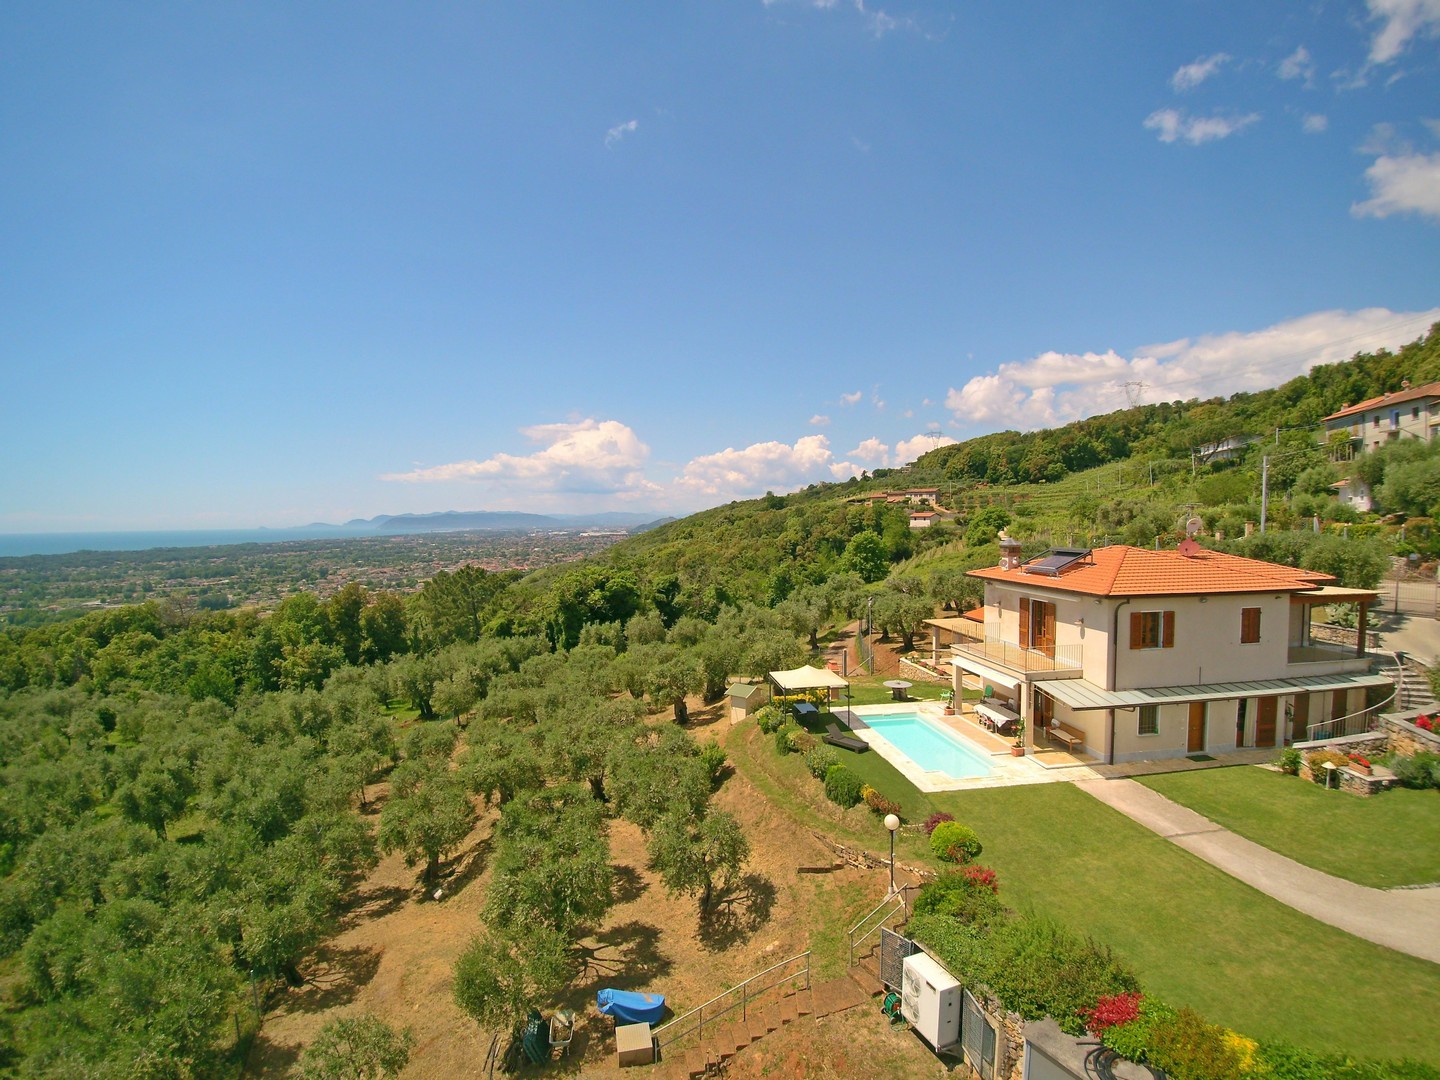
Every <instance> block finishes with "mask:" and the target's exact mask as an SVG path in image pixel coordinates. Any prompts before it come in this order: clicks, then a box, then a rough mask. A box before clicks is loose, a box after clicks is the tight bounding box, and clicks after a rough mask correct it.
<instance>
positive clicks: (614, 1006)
mask: <svg viewBox="0 0 1440 1080" xmlns="http://www.w3.org/2000/svg"><path fill="white" fill-rule="evenodd" d="M595 1003H596V1004H597V1005H599V1006H600V1011H601V1012H602V1013H604V1014H605V1015H606V1016H613V1017H615V1019H616V1020H618V1021H619V1022H621V1023H622V1024H653V1023H655V1022H656V1021H657V1020H659V1019H660V1015H661V1014H662V1013H663V1012H664V1011H665V995H664V994H635V993H632V992H630V991H629V990H601V991H600V992H599V993H598V994H596V995H595Z"/></svg>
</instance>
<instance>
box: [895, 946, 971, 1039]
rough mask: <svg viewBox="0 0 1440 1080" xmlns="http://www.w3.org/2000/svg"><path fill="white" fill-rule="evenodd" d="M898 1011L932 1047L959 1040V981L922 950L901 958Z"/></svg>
mask: <svg viewBox="0 0 1440 1080" xmlns="http://www.w3.org/2000/svg"><path fill="white" fill-rule="evenodd" d="M900 1012H901V1014H902V1015H903V1016H904V1017H905V1019H906V1020H907V1021H909V1023H910V1026H911V1027H913V1028H914V1029H915V1030H916V1031H917V1032H919V1033H920V1037H921V1038H922V1039H924V1040H925V1041H926V1042H928V1043H929V1044H930V1045H931V1046H932V1047H934V1048H935V1049H936V1050H943V1049H945V1048H946V1047H947V1046H953V1045H954V1044H955V1043H957V1042H959V1041H960V983H959V980H957V979H956V978H955V977H954V976H953V975H951V974H950V973H949V972H948V971H946V970H945V969H944V968H943V967H941V966H940V964H939V963H938V962H937V961H936V960H935V959H934V957H931V956H927V955H925V953H916V954H915V955H914V956H907V957H906V958H905V969H904V980H903V982H902V983H901V987H900Z"/></svg>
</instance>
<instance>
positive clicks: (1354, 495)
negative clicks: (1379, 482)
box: [1330, 476, 1374, 514]
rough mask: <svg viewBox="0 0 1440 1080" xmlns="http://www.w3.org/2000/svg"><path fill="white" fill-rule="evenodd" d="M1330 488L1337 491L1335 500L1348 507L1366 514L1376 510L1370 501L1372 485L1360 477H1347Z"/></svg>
mask: <svg viewBox="0 0 1440 1080" xmlns="http://www.w3.org/2000/svg"><path fill="white" fill-rule="evenodd" d="M1330 486H1331V487H1332V488H1333V489H1334V490H1335V498H1337V499H1339V500H1340V501H1341V502H1342V503H1344V504H1345V505H1346V506H1353V507H1354V508H1355V509H1356V510H1359V511H1360V512H1361V513H1365V514H1368V513H1369V512H1370V511H1371V510H1372V509H1374V507H1373V505H1372V504H1371V501H1370V485H1369V484H1367V483H1365V481H1364V480H1361V479H1360V478H1359V477H1358V476H1347V477H1346V478H1345V479H1344V480H1340V481H1338V482H1336V483H1334V484H1331V485H1330Z"/></svg>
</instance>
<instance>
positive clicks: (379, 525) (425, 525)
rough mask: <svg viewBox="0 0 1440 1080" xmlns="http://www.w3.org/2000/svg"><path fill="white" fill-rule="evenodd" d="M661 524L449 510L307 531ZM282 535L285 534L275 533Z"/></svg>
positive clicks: (637, 517) (614, 516) (636, 517)
mask: <svg viewBox="0 0 1440 1080" xmlns="http://www.w3.org/2000/svg"><path fill="white" fill-rule="evenodd" d="M656 521H657V519H656V517H655V515H653V514H637V513H622V512H616V511H608V512H606V513H600V514H528V513H525V512H524V511H521V510H445V511H442V512H440V513H434V514H380V515H377V516H376V517H373V518H352V519H351V520H350V521H347V522H345V524H343V525H329V524H326V523H324V522H315V523H314V524H312V525H306V526H304V529H305V531H307V532H314V531H317V530H334V531H335V532H336V533H339V534H342V535H357V534H361V535H363V534H366V533H425V532H468V531H474V532H531V531H534V530H536V529H617V530H621V529H624V530H629V529H633V528H635V527H637V526H641V525H652V524H654V523H655V522H656ZM275 531H277V532H282V531H285V530H278V529H277V530H275Z"/></svg>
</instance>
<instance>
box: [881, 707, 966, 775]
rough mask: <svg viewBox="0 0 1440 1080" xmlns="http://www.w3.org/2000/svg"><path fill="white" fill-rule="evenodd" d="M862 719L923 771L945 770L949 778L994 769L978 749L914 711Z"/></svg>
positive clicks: (943, 771) (942, 771) (883, 714)
mask: <svg viewBox="0 0 1440 1080" xmlns="http://www.w3.org/2000/svg"><path fill="white" fill-rule="evenodd" d="M863 719H864V721H865V723H866V725H867V726H868V727H870V728H871V729H872V730H873V731H874V732H875V734H877V735H879V736H881V737H882V738H884V739H885V741H886V742H888V743H889V744H890V745H891V746H893V747H894V748H895V749H896V750H898V751H899V752H900V753H902V754H904V755H905V756H906V757H907V758H909V759H910V760H911V761H913V762H914V763H915V765H916V766H917V767H918V768H920V769H922V770H924V771H925V772H939V773H944V774H945V775H946V776H948V777H950V778H951V779H952V780H968V779H972V778H974V777H977V776H990V775H991V774H992V773H993V772H994V770H993V769H991V768H990V763H989V762H988V761H986V760H985V757H984V755H983V754H981V753H980V752H979V751H978V750H972V749H971V748H970V747H969V746H967V745H965V743H964V742H963V741H961V739H960V737H959V736H958V735H952V734H951V733H950V732H948V731H946V730H945V729H944V728H943V727H941V726H940V725H939V724H936V723H933V722H932V721H930V720H927V719H925V717H923V716H920V715H919V714H917V713H875V714H871V715H868V716H865V717H864V718H863ZM882 756H883V755H882Z"/></svg>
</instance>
